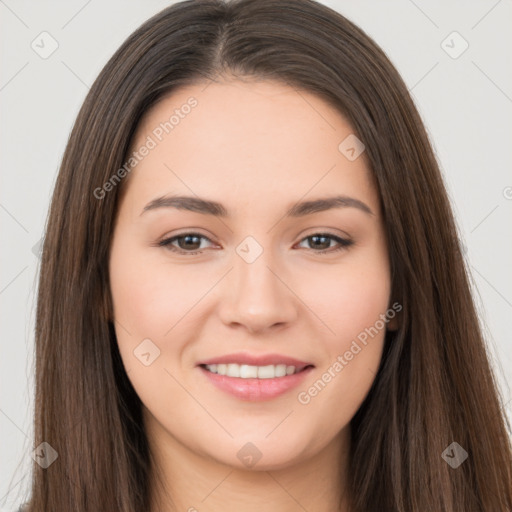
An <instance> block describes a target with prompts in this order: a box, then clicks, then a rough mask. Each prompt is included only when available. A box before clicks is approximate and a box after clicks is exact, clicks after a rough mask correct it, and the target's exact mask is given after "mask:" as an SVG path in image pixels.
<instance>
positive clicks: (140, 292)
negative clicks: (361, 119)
mask: <svg viewBox="0 0 512 512" xmlns="http://www.w3.org/2000/svg"><path fill="white" fill-rule="evenodd" d="M191 96H193V97H194V98H196V99H197V101H198V105H197V106H196V107H195V108H194V109H192V110H191V112H190V114H188V115H187V116H185V117H184V118H183V119H181V120H180V123H179V125H177V126H175V127H174V129H173V130H172V131H171V132H170V133H169V134H168V135H167V136H166V137H165V138H164V139H163V140H162V141H161V142H160V143H159V144H158V145H157V146H156V147H155V148H154V149H152V150H151V151H150V152H149V154H148V155H147V156H146V157H145V158H144V159H143V160H142V161H141V162H140V163H138V164H137V165H136V167H135V168H134V170H133V171H132V172H131V174H130V175H129V178H128V179H127V182H126V183H123V184H122V185H123V186H124V187H125V189H124V190H123V195H122V198H121V201H120V204H119V210H118V216H117V219H116V225H115V229H114V235H113V239H112V247H111V257H110V268H109V271H110V284H111V294H112V300H113V305H114V320H115V326H116V334H117V341H118V346H119V350H120V353H121V357H122V360H123V363H124V366H125V369H126V371H127V372H128V376H129V378H130V380H131V382H132V385H133V386H134V389H135V390H136V392H137V393H138V395H139V396H140V398H141V400H142V402H143V406H144V407H143V413H144V424H145V427H146V431H147V436H148V440H149V442H150V446H151V449H152V452H153V455H154V457H155V459H156V464H157V466H158V471H157V473H158V474H159V475H160V476H161V477H162V481H163V482H164V488H163V489H160V488H159V487H158V486H157V484H156V480H154V481H152V485H151V488H152V493H151V494H152V499H153V501H152V503H153V506H152V510H155V511H156V510H159V511H160V512H166V511H171V510H180V511H181V510H183V511H187V510H188V511H190V512H192V511H194V510H197V511H199V512H201V511H203V510H209V511H214V512H215V511H221V510H222V511H223V512H226V511H231V510H233V511H234V510H237V511H239V510H244V511H245V512H251V511H254V512H256V511H260V510H266V511H268V512H274V511H279V512H291V511H297V510H304V509H306V510H315V511H316V512H324V511H325V512H327V511H330V512H332V511H333V510H338V508H337V507H338V505H337V503H338V501H339V500H340V497H341V495H342V494H343V488H344V482H345V479H346V474H347V464H348V459H347V453H348V449H349V446H350V427H349V422H350V420H351V418H352V417H353V416H354V414H355V413H356V411H357V410H358V408H359V406H360V405H361V403H362V402H363V400H364V398H365V396H366V395H367V393H368V391H369V389H370V387H371V385H372V383H373V381H374V378H375V375H376V373H377V370H378V366H379V362H380V359H381V356H382V349H383V342H384V334H385V329H386V328H388V329H394V328H396V325H395V320H393V321H391V322H390V323H389V324H388V325H387V326H386V327H385V328H384V329H381V330H380V331H379V334H378V335H376V336H374V337H373V338H371V341H369V342H368V344H367V345H366V346H364V347H363V349H362V350H361V351H360V352H359V353H358V354H357V355H356V356H354V358H353V359H352V360H351V361H349V362H348V363H347V365H346V366H345V367H344V368H343V370H342V371H340V372H338V373H337V374H336V376H335V377H334V378H332V379H331V381H330V382H329V383H328V384H327V385H326V386H325V387H324V388H323V389H322V390H321V392H319V393H318V394H317V396H315V397H313V398H311V400H310V402H309V403H307V404H303V403H300V402H299V400H298V398H297V396H298V393H299V392H301V391H304V390H306V391H307V390H308V388H309V387H311V386H312V385H313V384H314V382H315V381H317V380H318V379H320V378H321V377H322V374H323V373H324V372H325V371H326V370H327V368H328V367H332V365H333V363H334V362H335V361H336V360H337V357H338V356H339V355H343V354H344V353H345V352H346V351H347V350H348V349H349V348H350V346H351V343H352V342H353V340H354V339H356V337H357V336H358V334H360V333H361V332H362V331H364V329H365V328H368V327H370V326H373V325H374V324H375V323H376V321H377V320H378V319H379V315H381V314H384V313H385V312H386V310H388V308H389V307H390V304H391V303H392V301H391V297H390V290H391V282H390V269H389V260H388V253H387V245H386V239H385V235H384V226H383V221H382V215H381V212H380V205H379V198H378V194H377V190H376V188H375V185H374V184H373V182H372V179H371V174H370V171H369V168H368V165H367V161H366V155H365V153H363V154H362V155H361V156H360V157H359V158H357V159H356V160H354V161H349V160H348V159H347V158H346V157H345V156H344V155H343V154H342V153H341V152H340V151H339V150H338V145H339V144H340V142H341V141H342V140H343V139H345V137H347V136H348V135H350V134H351V133H353V131H354V130H353V129H352V128H351V126H350V124H349V123H348V122H347V121H346V120H345V119H344V118H343V117H342V116H341V115H340V113H339V112H338V111H337V110H335V109H334V108H333V107H332V106H330V105H329V104H328V103H326V102H324V101H323V100H322V99H320V98H318V97H316V96H314V95H312V94H310V93H308V92H305V91H300V92H299V91H298V90H296V89H294V88H291V87H289V86H287V85H284V84H280V83H277V82H241V81H237V80H235V79H232V80H223V81H222V82H210V83H208V86H206V84H204V83H203V84H197V85H194V86H187V87H186V88H181V89H178V90H176V91H173V93H172V94H171V95H169V96H168V97H166V98H165V99H164V100H162V101H161V102H159V103H158V104H157V105H156V106H155V107H153V109H152V110H150V111H149V112H148V113H147V114H146V116H145V117H144V119H143V120H142V122H141V124H140V125H139V128H138V131H137V133H136V137H135V140H134V144H133V148H135V149H136V148H139V147H140V146H141V145H142V144H144V142H145V141H146V140H147V139H146V138H147V136H148V135H151V133H152V130H154V129H155V127H157V126H158V125H159V123H160V122H163V121H165V120H167V119H169V116H170V114H172V111H173V110H174V109H175V108H180V106H182V105H183V104H185V103H186V101H187V99H188V98H189V97H191ZM335 193H336V194H343V195H347V196H350V197H353V198H356V199H358V200H360V201H363V202H364V203H365V204H366V205H367V206H368V207H369V208H370V209H371V210H372V212H373V215H369V214H368V213H365V212H363V211H362V210H360V209H357V208H353V207H345V208H334V209H330V210H327V211H323V212H317V213H314V214H311V215H307V216H305V217H303V218H283V215H284V212H285V211H286V210H287V209H288V208H289V207H290V206H292V205H294V204H295V203H297V202H298V201H301V200H311V199H317V198H321V197H329V196H332V195H334V194H335ZM165 194H180V195H181V194H183V195H192V196H199V197H201V198H207V199H212V200H215V201H218V202H221V203H222V204H223V205H224V206H225V207H226V208H227V209H228V210H229V212H230V213H231V216H230V217H229V218H225V219H220V218H216V217H214V216H211V215H205V214H201V213H197V212H190V211H185V210H178V209H173V208H164V207H162V208H158V209H153V210H149V211H146V212H145V213H143V214H141V212H142V211H143V208H144V206H145V205H146V204H148V203H149V202H150V201H151V200H153V199H154V198H156V197H160V196H163V195H165ZM187 232H188V233H191V232H192V233H199V234H200V235H201V236H205V237H206V238H205V239H203V238H200V239H198V240H194V241H193V244H192V246H190V248H187V247H189V246H187V245H186V241H185V242H184V241H183V239H181V243H180V240H179V239H178V240H176V241H175V242H174V243H173V246H174V247H175V248H177V249H178V250H181V251H182V252H185V251H189V252H194V251H197V250H198V248H199V250H202V253H201V254H194V255H187V254H183V255H180V254H178V253H174V252H172V251H171V250H170V249H169V247H161V246H158V245H156V244H157V243H158V242H159V241H160V240H162V239H165V238H169V237H171V236H176V235H178V234H180V235H183V234H184V233H187ZM324 232H328V233H329V234H333V235H334V236H340V237H341V238H350V239H351V240H353V242H354V243H353V245H351V246H349V247H347V248H343V249H342V250H340V251H337V252H332V251H333V250H334V249H335V248H337V247H339V244H338V243H337V241H336V240H335V239H332V238H328V239H326V240H324V241H323V244H321V245H320V246H318V245H315V243H314V241H311V239H310V238H307V237H310V236H312V235H314V234H318V233H324ZM247 236H252V237H253V238H254V239H255V240H256V241H257V243H258V244H259V246H260V247H261V248H262V249H263V253H262V254H261V255H260V256H259V257H258V258H257V259H256V260H255V261H254V262H252V263H247V262H246V261H245V260H244V259H243V258H241V257H240V256H239V254H238V253H237V252H236V248H237V246H238V245H239V244H240V243H241V242H242V241H243V240H244V239H245V237H247ZM189 243H191V242H189ZM194 244H195V245H194ZM323 249H327V251H331V252H330V253H329V252H326V253H324V254H319V252H320V251H321V250H323ZM228 271H229V272H228ZM147 338H149V339H150V340H151V341H152V343H154V345H156V346H157V347H158V348H159V350H160V355H159V357H157V358H156V359H155V360H154V361H153V362H152V363H151V364H150V365H149V366H145V365H144V364H142V363H141V362H140V360H139V359H138V358H137V357H135V356H134V350H135V349H136V348H137V346H138V345H139V344H140V343H141V342H142V340H144V339H147ZM233 352H247V353H249V354H266V353H278V354H284V355H288V356H291V357H295V358H297V359H300V360H303V361H307V362H311V363H312V364H314V365H315V368H314V369H313V372H312V373H311V374H310V375H309V376H308V378H307V379H306V380H305V381H304V383H303V384H301V385H300V386H299V387H298V388H295V389H292V390H291V391H288V392H286V393H285V394H284V395H281V396H279V397H277V398H274V399H270V400H266V401H261V402H251V401H246V400H242V399H239V398H236V397H233V396H232V395H230V394H227V393H225V392H223V391H221V390H219V389H217V388H216V387H215V386H213V385H212V384H211V383H210V382H209V380H208V379H207V378H206V377H205V376H204V375H203V373H202V371H201V370H200V369H199V368H198V367H197V366H196V365H197V364H198V362H199V361H201V360H205V359H208V358H212V357H216V356H221V355H226V354H230V353H233ZM246 443H252V444H253V445H255V446H256V447H257V449H258V450H259V452H261V454H262V456H261V459H260V460H259V461H258V462H257V464H256V465H254V466H253V467H251V468H249V467H247V466H246V465H245V464H244V463H243V462H242V461H241V460H240V459H239V458H238V457H237V452H238V451H239V450H240V449H241V448H242V447H243V446H244V445H246ZM152 480H153V479H152ZM164 491H168V492H169V493H170V494H172V497H173V500H174V503H175V505H176V508H175V509H174V508H173V507H172V506H171V504H170V502H169V500H168V499H167V498H166V497H165V492H164ZM339 510H342V511H347V510H348V506H347V503H346V501H343V504H342V508H341V509H339Z"/></svg>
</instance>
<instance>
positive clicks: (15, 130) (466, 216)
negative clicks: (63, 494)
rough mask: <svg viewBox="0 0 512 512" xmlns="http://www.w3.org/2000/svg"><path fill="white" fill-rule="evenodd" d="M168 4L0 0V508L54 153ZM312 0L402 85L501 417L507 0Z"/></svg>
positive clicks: (11, 466) (28, 402)
mask: <svg viewBox="0 0 512 512" xmlns="http://www.w3.org/2000/svg"><path fill="white" fill-rule="evenodd" d="M170 3H172V2H169V1H163V0H152V1H143V0H130V1H126V0H124V1H121V0H116V1H108V2H106V1H103V2H100V1H99V0H89V1H85V0H73V1H64V0H62V1H61V2H57V1H53V2H50V1H40V2H36V1H26V0H25V1H23V0H21V1H15V0H0V16H1V18H0V34H1V36H0V37H1V39H2V41H1V42H2V45H1V50H0V51H1V56H2V66H1V75H0V104H1V118H0V119H1V121H0V130H1V139H0V140H1V141H2V148H1V151H0V158H1V166H2V167H1V169H2V173H1V178H0V179H1V186H0V222H1V231H0V233H1V244H2V251H1V255H0V258H1V262H0V305H1V313H2V320H1V323H0V326H1V357H0V461H1V462H0V464H1V466H0V472H1V473H0V510H1V511H2V512H3V511H10V510H13V509H14V507H15V506H16V505H17V504H18V503H19V502H20V501H22V499H23V498H24V495H23V493H24V492H25V491H26V489H27V487H28V484H29V480H30V464H31V461H32V459H31V453H32V449H33V446H32V434H33V431H32V407H33V396H32V393H33V382H34V379H33V363H34V361H33V330H34V311H35V290H36V283H37V281H36V277H37V273H38V271H39V266H38V265H39V259H38V257H37V244H38V242H39V240H40V239H41V236H42V234H43V229H44V224H45V220H46V215H47V210H48V206H49V201H50V197H51V192H52V188H53V185H54V182H55V177H56V173H57V170H58V166H59V163H60V159H61V157H62V153H63V150H64V147H65V144H66V142H67V138H68V135H69V132H70V130H71V127H72V124H73V122H74V119H75V117H76V115H77V113H78V109H79V107H80V105H81V103H82V101H83V100H84V98H85V95H86V93H87V91H88V88H89V86H90V84H92V82H93V80H94V79H95V78H96V76H97V75H98V73H99V72H100V70H101V68H102V67H103V65H104V64H105V63H106V61H107V60H108V58H109V57H110V56H111V55H112V53H113V52H114V51H115V50H116V49H117V48H118V46H119V45H120V44H121V43H122V42H123V40H124V39H125V38H126V37H127V36H128V35H129V34H130V33H131V32H132V31H133V30H134V29H135V28H137V27H138V26H139V25H140V24H141V23H142V22H143V21H144V20H146V19H147V18H149V17H150V16H151V15H153V14H154V13H156V12H158V11H159V10H161V9H163V8H164V7H166V6H167V5H169V4H170ZM323 3H325V4H326V5H328V6H330V7H332V8H334V9H336V10H338V11H339V12H341V13H342V14H344V15H345V16H346V17H348V18H349V19H351V20H352V21H354V22H355V23H356V24H358V25H359V26H360V27H361V28H363V30H365V31H366V32H367V34H368V35H370V36H371V37H373V38H374V39H375V40H376V42H377V43H378V44H379V45H381V46H382V47H383V49H384V50H385V52H386V53H387V54H388V56H389V57H390V59H391V60H392V62H393V63H394V64H395V66H396V67H397V69H398V70H399V72H400V73H401V74H402V76H403V78H404V80H405V82H406V83H407V85H408V86H409V89H410V90H411V92H412V94H413V98H414V100H415V102H416V104H417V106H418V108H419V110H420V113H421V115H422V116H423V119H424V121H425V124H426V126H427V129H428V131H429V134H430V137H431V141H432V143H433V145H434V149H435V151H436V154H437V157H438V161H439V162H440V165H441V168H442V170H443V172H444V176H445V180H446V184H447V187H448V189H449V193H450V195H451V197H452V200H453V205H454V210H455V213H456V216H457V220H458V223H459V226H460V230H461V235H462V237H463V239H464V243H465V246H466V248H467V259H468V261H469V264H470V269H471V272H472V275H473V279H474V293H475V298H476V300H477V303H478V306H479V309H480V311H481V316H482V320H483V322H484V323H485V325H486V326H487V328H486V329H487V333H488V337H489V350H490V353H491V356H492V358H493V360H494V361H495V363H494V364H495V365H496V368H497V376H498V379H499V382H500V386H501V388H502V390H503V391H502V392H503V399H504V401H505V402H506V403H507V404H508V405H507V412H508V414H509V416H510V417H511V418H512V413H511V399H512V394H511V391H510V389H509V386H510V383H511V382H512V377H511V376H512V342H511V339H510V319H511V317H512V315H511V313H512V265H511V262H512V236H511V235H512V233H511V229H510V227H511V222H510V221H511V213H512V173H511V171H510V169H511V163H512V162H511V160H512V155H511V151H510V146H511V143H512V133H511V132H512V116H511V113H512V99H511V98H512V84H511V82H512V66H511V61H512V58H511V52H512V30H511V28H512V27H511V22H510V20H511V19H512V12H511V11H512V5H511V3H512V2H511V1H510V0H499V1H496V0H492V1H483V0H480V1H476V0H473V1H464V2H463V1H460V0H459V1H446V0H443V1H441V0H437V1H426V0H423V1H420V0H415V1H412V0H393V1H386V2H378V1H376V0H374V1H368V0H367V1H361V0H359V1H358V2H354V1H352V2H350V1H348V0H347V1H345V0H338V1H334V0H331V1H324V2H323ZM43 31H47V32H48V33H49V34H51V36H52V37H53V38H54V39H55V40H56V41H57V42H58V45H59V46H58V48H57V50H56V51H55V52H54V53H53V54H52V55H50V56H49V57H48V58H46V59H43V58H41V57H40V56H39V55H38V54H37V53H36V52H35V51H34V50H33V49H32V47H31V44H32V42H33V41H34V40H35V43H34V44H39V45H40V46H42V45H43V44H45V48H46V49H48V48H49V43H50V41H49V39H46V40H45V43H41V37H48V36H41V37H38V36H39V35H40V34H41V32H43ZM453 31H457V32H458V33H459V34H460V35H461V36H462V38H464V40H466V41H467V43H468V44H469V47H468V48H467V50H466V51H465V52H464V53H462V54H461V55H460V56H458V57H457V58H453V55H455V52H458V51H459V50H460V49H462V48H463V46H462V44H463V41H462V40H461V39H457V36H450V37H449V38H448V39H446V38H447V36H449V35H450V34H451V33H452V32H453ZM445 40H446V41H445ZM443 41H445V43H442V42H443ZM450 47H451V48H450ZM445 49H446V50H448V51H449V52H451V53H452V56H450V55H449V54H448V53H447V52H446V51H445ZM64 242H65V241H64ZM507 380H508V382H507Z"/></svg>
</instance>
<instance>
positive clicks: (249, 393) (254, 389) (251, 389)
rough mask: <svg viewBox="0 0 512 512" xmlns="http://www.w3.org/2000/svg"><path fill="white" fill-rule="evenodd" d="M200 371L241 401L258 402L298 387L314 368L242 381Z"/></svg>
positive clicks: (201, 368) (204, 370)
mask: <svg viewBox="0 0 512 512" xmlns="http://www.w3.org/2000/svg"><path fill="white" fill-rule="evenodd" d="M199 369H200V370H201V371H202V372H203V373H204V374H205V375H206V377H207V378H208V379H210V382H211V383H212V384H213V385H215V386H217V387H218V388H219V389H221V390H222V391H225V392H226V393H229V394H231V395H233V396H235V397H236V398H239V399H241V400H248V401H251V402H257V401H262V400H269V399H272V398H276V397H278V396H279V395H282V394H284V393H286V392H287V391H290V390H291V389H293V388H294V387H296V386H298V385H299V384H300V383H301V382H302V381H303V380H304V379H305V378H306V376H307V375H309V373H310V372H311V371H312V370H313V369H314V367H312V366H310V367H309V368H306V369H305V370H302V371H301V372H299V373H294V374H293V375H287V376H286V377H277V378H274V379H242V378H240V377H228V376H227V375H219V374H217V373H212V372H209V371H208V370H207V369H206V368H203V367H202V366H199Z"/></svg>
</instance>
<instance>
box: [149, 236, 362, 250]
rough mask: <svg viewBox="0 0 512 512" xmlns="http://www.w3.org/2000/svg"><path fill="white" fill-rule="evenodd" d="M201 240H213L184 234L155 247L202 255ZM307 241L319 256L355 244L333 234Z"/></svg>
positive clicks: (161, 242) (306, 238) (314, 237)
mask: <svg viewBox="0 0 512 512" xmlns="http://www.w3.org/2000/svg"><path fill="white" fill-rule="evenodd" d="M201 239H202V240H208V241H210V242H211V240H210V239H209V238H208V237H206V236H204V235H201V234H199V233H183V234H181V235H176V236H173V237H170V238H165V239H164V240H161V241H160V242H158V243H157V244H155V245H158V246H159V247H166V248H167V249H169V250H170V251H172V252H176V253H178V254H186V255H194V254H201V253H202V252H203V251H202V250H200V249H204V247H201ZM305 240H310V241H312V242H313V244H312V245H313V247H316V248H320V249H322V250H320V251H317V250H313V252H316V253H318V254H324V253H327V252H329V253H332V252H336V251H340V250H342V249H346V248H347V247H349V246H351V245H352V244H353V243H354V242H353V240H350V239H347V238H341V237H339V236H336V235H333V234H331V233H315V234H313V235H309V236H307V237H305V238H303V239H302V240H301V242H300V243H302V242H303V241H305ZM331 241H335V242H336V243H338V247H335V248H334V249H333V248H332V247H331V246H330V244H331ZM175 243H177V245H178V247H176V245H174V244H175ZM310 245H311V244H310ZM325 245H327V248H324V247H325ZM189 249H192V250H189Z"/></svg>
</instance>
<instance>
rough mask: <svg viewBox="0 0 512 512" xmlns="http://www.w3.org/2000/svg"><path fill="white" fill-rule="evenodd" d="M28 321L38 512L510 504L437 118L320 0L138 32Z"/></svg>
mask: <svg viewBox="0 0 512 512" xmlns="http://www.w3.org/2000/svg"><path fill="white" fill-rule="evenodd" d="M185 241H186V242H187V243H180V242H185ZM190 242H192V246H190ZM196 243H198V244H199V247H196V246H195V244H196ZM318 244H320V245H318ZM324 246H326V247H324ZM189 249H193V250H189ZM317 249H321V250H317ZM36 322H37V325H36V397H37V400H36V410H35V437H36V439H35V446H36V447H38V446H39V447H40V449H41V461H40V462H39V463H34V475H33V485H32V492H31V496H30V502H29V504H28V508H27V510H29V511H30V512H35V511H43V510H44V511H48V510H67V509H70V510H76V511H80V512H85V511H92V510H94V511H97V510H109V511H114V510H120V511H121V510H122V511H125V512H128V511H133V512H135V511H140V510H149V511H156V510H158V511H171V510H189V511H193V510H199V511H201V510H221V509H222V510H231V509H233V510H234V509H235V508H236V509H237V510H244V511H252V510H263V509H264V510H267V511H277V510H279V511H291V510H310V511H312V510H315V511H317V512H318V511H319V512H322V511H332V510H339V511H342V512H348V511H361V512H367V511H388V510H389V511H404V512H405V511H407V512H411V511H413V512H420V511H425V510H436V511H441V510H443V511H480V510H481V511H498V510H500V511H502V510H512V472H511V462H512V454H511V446H510V440H509V437H508V432H507V425H506V420H505V416H504V414H503V411H502V405H501V403H500V399H499V394H498V391H497V386H496V383H495V380H494V376H493V374H492V371H491V368H490V365H489V361H488V356H487V354H486V351H485V345H484V340H483V336H482V332H481V329H480V326H479V322H478V317H477V314H476V311H475V307H474V304H473V300H472V297H471V294H470V288H469V285H468V279H467V276H466V270H465V267H464V262H463V259H462V257H461V252H460V246H459V242H458V238H457V233H456V228H455V224H454V220H453V215H452V213H451V209H450V206H449V202H448V199H447V195H446V191H445V188H444V186H443V183H442V180H441V176H440V172H439V168H438V165H437V163H436V160H435V158H434V155H433V152H432V149H431V146H430V143H429V141H428V138H427V135H426V133H425V130H424V128H423V125H422V122H421V120H420V117H419V115H418V113H417V111H416V109H415V107H414V105H413V102H412V100H411V98H410V96H409V94H408V91H407V88H406V86H405V85H404V83H403V81H402V79H401V78H400V76H399V75H398V73H397V71H396V70H395V69H394V67H393V66H392V65H391V63H390V62H389V60H388V59H387V58H386V56H385V55H384V53H383V52H382V50H381V49H380V48H379V47H378V46H377V45H376V44H375V43H374V42H373V41H372V40H371V39H370V38H369V37H368V36H366V35H365V34H364V33H363V32H362V31H361V30H360V29H358V28H357V27H356V26H354V25H353V24H352V23H351V22H349V21H348V20H347V19H345V18H344V17H343V16H341V15H340V14H338V13H336V12H334V11H332V10H331V9H329V8H327V7H325V6H322V5H320V4H318V3H316V2H313V1H308V0H299V1H296V0H294V1H291V0H289V1H288V0H285V1H283V2H272V1H269V0H261V1H258V2H251V1H249V0H242V1H234V2H229V3H224V2H222V1H220V0H219V1H206V0H204V1H200V0H199V1H187V2H181V3H177V4H175V5H173V6H171V7H169V8H167V9H165V10H164V11H162V12H161V13H159V14H158V15H156V16H154V17H153V18H151V19H150V20H149V21H147V22H146V23H145V24H144V25H142V26H141V27H140V28H139V29H138V30H137V31H136V32H134V33H133V34H132V35H131V36H130V37H129V38H128V39H127V41H126V42H125V43H124V44H123V45H122V46H121V48H120V49H119V50H118V51H117V52H116V54H115V55H114V56H113V57H112V58H111V60H110V61H109V62H108V63H107V65H106V66H105V68H104V69H103V70H102V72H101V73H100V76H99V77H98V79H97V80H96V82H95V83H94V85H93V87H92V88H91V91H90V93H89V95H88V96H87V98H86V100H85V102H84V105H83V107H82V109H81V111H80V113H79V115H78V118H77V121H76V123H75V126H74V129H73V132H72V134H71V137H70V140H69V142H68V146H67V148H66V152H65V155H64V158H63V162H62V166H61V169H60V173H59V176H58V180H57V183H56V187H55V192H54V196H53V200H52V205H51V210H50V215H49V219H48V226H47V232H46V237H45V242H44V248H43V255H42V266H41V278H40V285H39V296H38V309H37V319H36ZM43 442H44V443H47V444H44V445H42V443H43Z"/></svg>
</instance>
